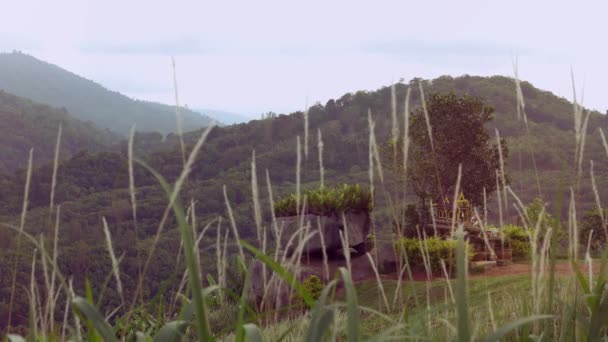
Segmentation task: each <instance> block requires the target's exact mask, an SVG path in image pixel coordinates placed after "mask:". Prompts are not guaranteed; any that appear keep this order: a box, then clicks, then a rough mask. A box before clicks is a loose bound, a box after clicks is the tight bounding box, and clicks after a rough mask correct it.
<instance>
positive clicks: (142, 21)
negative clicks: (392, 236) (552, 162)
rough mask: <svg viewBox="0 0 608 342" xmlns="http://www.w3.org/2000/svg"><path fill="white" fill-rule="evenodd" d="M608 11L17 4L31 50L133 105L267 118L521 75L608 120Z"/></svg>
mask: <svg viewBox="0 0 608 342" xmlns="http://www.w3.org/2000/svg"><path fill="white" fill-rule="evenodd" d="M607 3H608V2H606V1H595V2H585V1H555V0H553V1H514V0H509V1H466V0H462V1H424V0H423V1H393V2H388V1H386V2H385V1H373V2H372V1H366V2H358V1H354V0H351V1H330V0H325V1H317V0H314V1H311V0H308V1H299V2H295V1H285V0H283V1H276V2H268V1H242V2H233V1H175V0H172V1H154V0H148V1H132V0H123V1H116V0H103V1H83V0H80V1H60V0H57V1H28V0H19V1H6V2H5V3H3V5H2V13H1V14H0V51H11V50H21V51H23V52H26V53H30V54H32V55H34V56H36V57H38V58H41V59H44V60H46V61H49V62H51V63H54V64H57V65H59V66H61V67H63V68H66V69H68V70H71V71H73V72H75V73H77V74H80V75H83V76H85V77H87V78H90V79H93V80H95V81H97V82H99V83H101V84H103V85H104V86H106V87H108V88H110V89H113V90H118V91H120V92H122V93H124V94H127V95H129V96H131V97H136V98H139V99H147V100H156V101H161V102H166V103H173V88H172V87H173V86H172V71H171V62H170V56H171V55H174V56H175V58H176V61H177V73H178V82H179V94H180V100H181V102H182V103H185V104H187V105H188V106H190V107H193V108H196V107H199V108H201V107H202V108H213V109H221V110H227V111H234V112H240V113H244V114H247V115H250V116H257V115H259V113H262V112H266V111H270V110H272V111H275V112H290V111H294V110H299V109H303V107H304V106H305V103H306V98H308V99H309V103H314V102H316V101H321V102H322V103H325V101H327V100H328V99H330V98H337V97H340V96H341V95H342V94H344V93H345V92H349V91H356V90H360V89H364V90H373V89H377V88H379V87H380V86H383V85H388V84H390V83H391V81H392V80H395V81H397V80H399V79H400V78H404V79H406V80H409V79H411V78H413V77H423V78H432V77H437V76H440V75H442V74H450V75H453V76H458V75H462V74H470V75H494V74H501V75H509V76H510V75H512V74H513V68H512V58H513V57H514V56H516V55H517V56H518V57H519V69H520V72H519V73H520V77H521V78H522V79H524V80H528V81H530V82H532V83H533V84H535V85H536V86H538V87H540V88H542V89H546V90H550V91H553V92H555V93H557V94H558V95H560V96H564V97H567V98H568V99H571V98H572V87H571V81H570V68H571V67H572V68H573V69H574V72H575V78H576V81H577V86H578V89H579V92H578V93H579V94H580V93H581V89H582V88H583V85H584V89H585V91H584V104H585V105H586V106H588V107H591V108H594V109H597V110H600V111H601V112H605V111H606V110H607V109H608V99H607V97H606V91H605V89H606V88H605V87H606V83H607V82H608V62H607V61H606V59H607V55H608V44H607V43H608V21H607V20H606V18H607V14H608V5H607Z"/></svg>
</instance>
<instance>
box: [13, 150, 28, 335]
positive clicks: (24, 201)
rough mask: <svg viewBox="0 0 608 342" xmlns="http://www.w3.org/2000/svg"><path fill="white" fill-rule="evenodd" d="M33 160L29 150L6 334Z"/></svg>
mask: <svg viewBox="0 0 608 342" xmlns="http://www.w3.org/2000/svg"><path fill="white" fill-rule="evenodd" d="M33 159H34V149H33V148H32V149H30V152H29V157H28V160H27V172H26V176H25V186H24V189H23V204H22V208H21V218H20V220H19V235H18V236H17V252H16V253H15V258H14V259H15V260H14V264H13V278H12V282H11V297H10V299H9V304H8V320H7V322H8V323H7V325H6V326H7V333H8V332H10V329H11V320H12V316H13V302H14V300H15V284H16V281H17V262H18V259H19V253H20V251H21V236H22V235H23V229H24V228H25V217H26V215H27V209H28V204H29V194H30V182H31V179H32V162H33Z"/></svg>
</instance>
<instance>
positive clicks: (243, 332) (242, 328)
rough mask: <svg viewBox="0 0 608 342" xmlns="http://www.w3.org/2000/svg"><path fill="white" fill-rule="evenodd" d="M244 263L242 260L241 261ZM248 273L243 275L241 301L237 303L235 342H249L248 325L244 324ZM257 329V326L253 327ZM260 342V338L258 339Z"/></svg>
mask: <svg viewBox="0 0 608 342" xmlns="http://www.w3.org/2000/svg"><path fill="white" fill-rule="evenodd" d="M242 261H243V262H244V260H242ZM250 279H251V278H250V276H249V272H246V273H245V283H244V285H243V293H242V294H241V299H240V302H239V313H238V321H237V324H236V341H237V342H245V341H249V338H248V331H247V326H248V325H249V324H245V307H247V290H248V289H249V281H250ZM255 328H256V329H257V326H256V327H255ZM260 341H261V337H260Z"/></svg>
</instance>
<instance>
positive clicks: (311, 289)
mask: <svg viewBox="0 0 608 342" xmlns="http://www.w3.org/2000/svg"><path fill="white" fill-rule="evenodd" d="M302 287H304V289H306V291H308V293H309V294H310V297H312V299H314V300H317V299H319V297H321V292H322V291H323V283H322V282H321V279H319V277H317V276H316V275H314V274H312V275H310V276H309V277H308V278H306V279H305V280H304V282H302ZM294 303H295V305H296V306H298V307H305V306H306V305H305V303H304V299H303V298H302V297H300V296H299V295H297V294H296V297H295V301H294Z"/></svg>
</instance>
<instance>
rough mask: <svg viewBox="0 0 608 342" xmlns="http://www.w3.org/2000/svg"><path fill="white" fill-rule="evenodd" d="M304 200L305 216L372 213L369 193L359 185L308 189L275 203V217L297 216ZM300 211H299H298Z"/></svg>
mask: <svg viewBox="0 0 608 342" xmlns="http://www.w3.org/2000/svg"><path fill="white" fill-rule="evenodd" d="M304 200H306V208H305V212H304V213H305V214H312V215H320V216H336V215H341V214H342V213H345V214H346V213H370V212H371V211H372V197H371V193H370V192H369V191H368V190H366V189H365V188H363V187H361V186H360V185H359V184H354V185H349V184H344V185H343V186H336V187H333V188H328V187H322V188H318V189H309V190H306V191H304V192H303V193H302V194H301V195H300V200H299V201H298V199H297V197H296V195H295V194H292V195H290V196H288V197H286V198H283V199H281V200H279V201H277V202H276V203H275V205H274V213H275V215H276V216H277V217H282V216H294V215H297V214H298V212H299V210H298V203H299V204H300V206H302V205H303V204H304ZM300 210H301V209H300Z"/></svg>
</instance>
